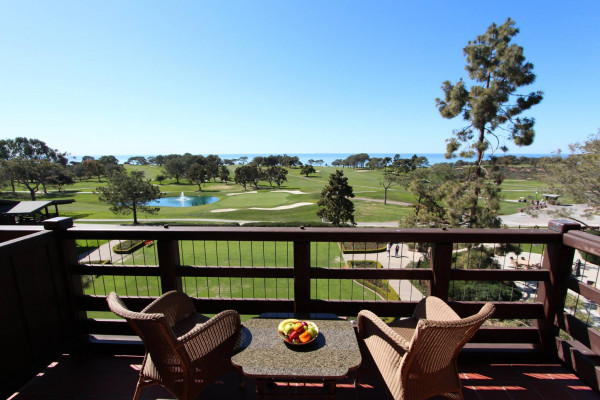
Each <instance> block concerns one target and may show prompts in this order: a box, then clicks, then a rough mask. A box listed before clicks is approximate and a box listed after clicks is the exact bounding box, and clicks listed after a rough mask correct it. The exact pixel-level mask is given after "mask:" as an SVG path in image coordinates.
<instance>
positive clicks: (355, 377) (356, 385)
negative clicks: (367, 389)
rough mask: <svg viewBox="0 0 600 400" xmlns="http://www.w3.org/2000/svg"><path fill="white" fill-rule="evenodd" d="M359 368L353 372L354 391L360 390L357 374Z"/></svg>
mask: <svg viewBox="0 0 600 400" xmlns="http://www.w3.org/2000/svg"><path fill="white" fill-rule="evenodd" d="M359 371H360V368H358V369H357V370H356V371H355V372H354V389H358V388H360V382H359V381H358V380H359V374H360V372H359Z"/></svg>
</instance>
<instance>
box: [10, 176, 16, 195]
mask: <svg viewBox="0 0 600 400" xmlns="http://www.w3.org/2000/svg"><path fill="white" fill-rule="evenodd" d="M10 186H12V192H13V193H15V192H16V189H15V180H14V179H11V180H10Z"/></svg>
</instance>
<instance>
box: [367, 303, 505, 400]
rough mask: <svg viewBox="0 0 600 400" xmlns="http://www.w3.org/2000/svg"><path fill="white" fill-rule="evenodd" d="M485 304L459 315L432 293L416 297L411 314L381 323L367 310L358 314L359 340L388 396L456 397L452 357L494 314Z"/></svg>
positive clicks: (410, 399) (457, 388) (458, 389)
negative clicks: (362, 343) (416, 302)
mask: <svg viewBox="0 0 600 400" xmlns="http://www.w3.org/2000/svg"><path fill="white" fill-rule="evenodd" d="M494 310H495V309H494V305H493V304H491V303H486V304H485V305H484V306H483V307H482V308H481V310H480V311H479V312H478V313H477V314H475V315H473V316H470V317H467V318H462V319H461V318H460V317H459V316H458V315H457V314H456V313H455V312H454V311H453V310H452V309H451V308H450V307H449V306H448V305H447V304H446V303H444V302H443V301H442V300H440V299H439V298H437V297H432V296H430V297H427V298H426V299H423V300H421V302H419V304H417V307H416V309H415V312H414V313H413V316H412V317H411V318H406V319H403V320H401V321H399V322H398V323H396V324H390V325H389V326H388V325H386V324H385V323H384V322H383V321H382V320H381V319H380V318H378V317H377V316H376V315H375V314H373V313H372V312H371V311H367V310H363V311H361V312H360V313H359V314H358V336H359V338H360V339H362V340H363V341H364V344H365V346H366V349H367V350H368V351H369V353H370V354H371V356H372V357H373V360H374V361H375V364H376V365H377V368H378V369H379V371H380V372H381V375H382V377H383V379H384V381H385V383H386V385H387V387H388V388H389V390H390V393H391V394H392V396H393V397H394V399H404V400H420V399H427V398H429V397H432V396H435V395H443V396H445V397H448V398H454V399H462V398H463V395H462V389H461V385H460V378H459V377H458V369H457V365H456V358H457V356H458V353H459V352H460V350H461V349H462V348H463V346H464V345H465V344H466V343H467V342H468V341H469V340H470V339H471V338H472V337H473V335H474V334H475V332H476V331H477V329H479V327H480V326H481V324H483V322H484V321H485V320H486V319H488V318H489V317H490V316H491V315H492V314H493V313H494Z"/></svg>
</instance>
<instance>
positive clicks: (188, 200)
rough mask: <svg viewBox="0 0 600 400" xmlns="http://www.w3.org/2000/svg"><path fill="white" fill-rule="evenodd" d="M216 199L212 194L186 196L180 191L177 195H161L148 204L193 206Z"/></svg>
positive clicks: (212, 201)
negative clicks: (161, 196)
mask: <svg viewBox="0 0 600 400" xmlns="http://www.w3.org/2000/svg"><path fill="white" fill-rule="evenodd" d="M218 200H219V198H218V197H214V196H186V195H185V193H184V192H181V194H180V195H179V197H163V198H161V199H158V200H155V201H153V202H150V203H149V204H148V205H149V206H160V207H194V206H203V205H205V204H210V203H214V202H216V201H218Z"/></svg>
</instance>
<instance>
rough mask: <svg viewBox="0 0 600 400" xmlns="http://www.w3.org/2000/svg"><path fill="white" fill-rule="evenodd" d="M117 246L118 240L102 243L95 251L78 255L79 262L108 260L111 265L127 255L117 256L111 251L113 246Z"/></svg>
mask: <svg viewBox="0 0 600 400" xmlns="http://www.w3.org/2000/svg"><path fill="white" fill-rule="evenodd" d="M117 244H119V240H110V241H109V242H108V243H104V244H103V245H101V246H100V247H98V248H96V249H95V250H91V251H89V252H87V253H83V254H80V255H79V261H83V262H90V261H106V260H108V261H109V262H110V263H111V264H114V263H116V262H119V261H121V260H122V259H123V258H124V257H125V256H126V255H127V254H117V253H115V252H114V251H113V246H115V245H117Z"/></svg>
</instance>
